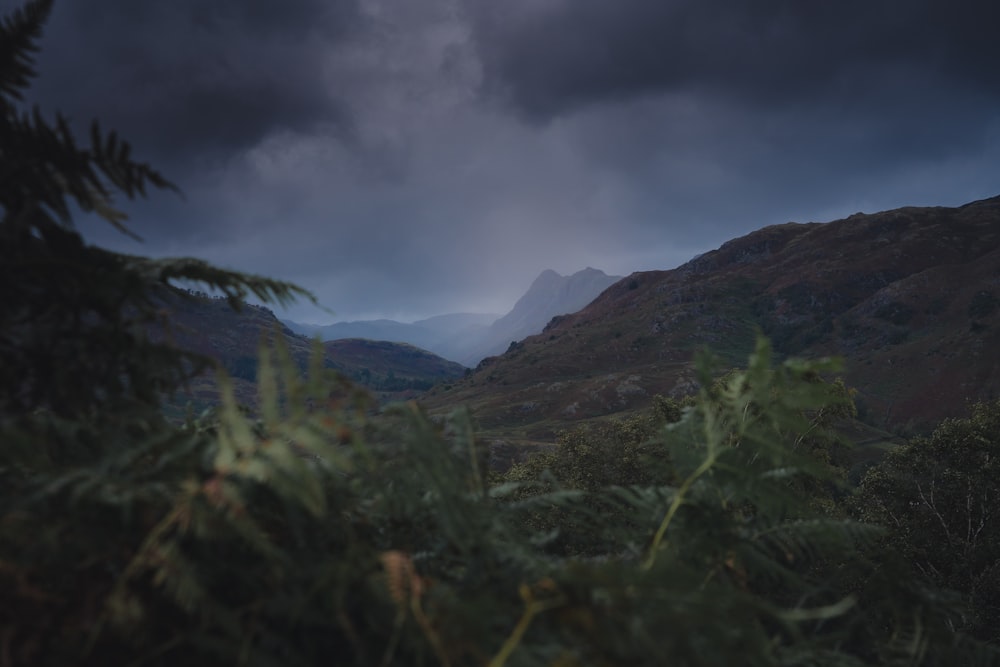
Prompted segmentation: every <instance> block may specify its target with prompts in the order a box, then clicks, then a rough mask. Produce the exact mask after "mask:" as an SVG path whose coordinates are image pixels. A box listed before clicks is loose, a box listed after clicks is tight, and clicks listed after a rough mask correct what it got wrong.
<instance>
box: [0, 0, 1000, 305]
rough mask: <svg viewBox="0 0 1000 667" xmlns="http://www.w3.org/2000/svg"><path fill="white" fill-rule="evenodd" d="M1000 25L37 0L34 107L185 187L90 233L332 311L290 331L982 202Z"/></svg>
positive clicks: (562, 4)
mask: <svg viewBox="0 0 1000 667" xmlns="http://www.w3.org/2000/svg"><path fill="white" fill-rule="evenodd" d="M19 4H20V3H19V2H15V1H14V0H0V9H2V10H3V13H5V14H6V13H7V11H9V10H10V9H11V8H12V7H14V6H17V5H19ZM997 26H1000V2H997V1H996V0H836V1H835V2H834V1H826V0H169V1H164V2H152V1H149V0H57V2H56V7H55V9H54V11H53V15H52V17H51V20H50V22H49V24H48V27H47V31H46V35H45V37H44V40H43V43H42V52H41V53H40V54H39V57H38V65H39V73H40V78H39V79H38V81H37V82H36V84H35V87H34V90H33V96H32V101H34V102H37V103H39V104H40V105H41V106H42V108H43V109H44V110H47V111H48V112H50V113H51V112H54V111H55V110H59V111H61V112H63V113H64V114H66V115H68V116H70V117H71V118H72V120H73V121H74V122H75V123H78V124H79V126H80V127H81V128H85V127H86V126H87V125H88V124H89V122H90V120H91V119H92V118H98V119H100V120H101V122H102V125H104V126H105V127H108V128H115V129H117V130H119V131H120V133H121V134H122V135H124V137H125V138H126V139H128V140H130V141H131V143H132V145H133V151H134V154H135V155H136V157H138V158H140V159H142V160H144V161H148V162H150V163H151V164H153V165H154V166H155V167H157V168H159V169H160V171H161V172H163V173H164V174H165V175H166V176H167V177H168V178H170V179H171V180H173V181H174V182H176V183H177V184H178V185H179V186H180V188H181V190H182V191H183V198H180V197H177V196H175V195H173V194H171V193H169V192H155V193H153V195H152V196H151V198H150V199H149V200H148V201H145V202H140V203H134V204H129V205H128V206H127V207H126V210H127V211H128V212H129V213H130V216H131V224H132V227H133V229H134V230H135V231H136V232H137V233H138V234H139V235H140V236H142V237H143V238H144V239H145V240H144V242H143V243H141V244H139V243H136V242H134V241H131V240H129V239H128V238H126V237H123V236H121V235H118V234H116V233H115V232H114V230H112V229H111V228H110V227H106V226H104V225H94V224H90V223H87V222H86V221H85V222H83V223H82V224H81V227H82V228H83V229H84V231H85V233H86V235H87V237H88V238H89V239H91V240H92V241H93V242H95V243H99V244H102V245H105V246H110V247H113V248H115V249H119V250H123V251H127V252H131V253H140V254H148V255H156V256H162V255H194V256H198V257H203V258H205V259H208V260H211V261H213V262H216V263H218V264H220V265H223V266H226V267H230V268H236V269H241V270H246V271H250V272H255V273H263V274H267V275H270V276H273V277H276V278H282V279H286V280H291V281H294V282H297V283H299V284H300V285H302V286H304V287H307V288H309V289H311V290H312V291H314V292H315V293H316V295H317V296H318V297H319V299H320V301H321V302H322V303H323V304H324V305H326V306H327V307H329V308H330V309H331V310H333V311H334V313H335V314H336V317H335V318H334V317H333V316H330V315H328V314H324V313H322V312H319V311H315V310H313V309H311V308H309V307H305V306H303V307H301V308H294V309H293V310H292V311H291V312H289V313H287V315H288V316H290V317H292V318H294V319H299V320H302V321H314V322H324V321H330V320H332V319H362V318H374V317H392V318H396V319H401V320H411V319H416V318H420V317H424V316H429V315H434V314H440V313H447V312H456V311H471V312H495V313H504V312H506V311H507V310H509V309H510V307H511V306H512V305H513V303H514V301H515V300H516V298H517V297H518V296H519V295H520V294H521V293H523V291H524V290H525V289H526V288H527V287H528V285H529V284H530V283H531V281H532V280H533V279H534V278H535V276H537V274H538V273H540V272H541V271H542V270H543V269H547V268H551V269H555V270H556V271H559V272H560V273H563V274H566V273H571V272H574V271H577V270H579V269H582V268H584V267H586V266H593V267H595V268H599V269H603V270H604V271H606V272H608V273H617V274H623V275H624V274H628V273H631V272H632V271H637V270H648V269H668V268H672V267H674V266H677V265H678V264H680V263H681V262H683V261H685V260H687V259H689V258H690V257H692V256H693V255H695V254H697V253H700V252H703V251H705V250H709V249H712V248H715V247H718V246H719V245H720V244H721V243H723V242H725V241H726V240H728V239H730V238H733V237H735V236H739V235H742V234H745V233H747V232H750V231H752V230H754V229H758V228H760V227H763V226H765V225H769V224H774V223H782V222H787V221H789V220H794V221H799V222H809V221H828V220H832V219H836V218H840V217H844V216H846V215H849V214H851V213H854V212H857V211H865V212H874V211H878V210H884V209H888V208H895V207H897V206H903V205H911V204H912V205H949V206H950V205H959V204H963V203H966V202H968V201H972V200H975V199H982V198H985V197H990V196H994V195H997V194H1000V39H997Z"/></svg>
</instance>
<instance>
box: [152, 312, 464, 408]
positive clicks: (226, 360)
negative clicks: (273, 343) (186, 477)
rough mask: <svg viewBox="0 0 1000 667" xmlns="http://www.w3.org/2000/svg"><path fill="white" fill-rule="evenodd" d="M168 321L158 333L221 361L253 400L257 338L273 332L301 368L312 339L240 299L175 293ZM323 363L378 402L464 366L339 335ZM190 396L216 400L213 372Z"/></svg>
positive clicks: (202, 403) (198, 401) (401, 346)
mask: <svg viewBox="0 0 1000 667" xmlns="http://www.w3.org/2000/svg"><path fill="white" fill-rule="evenodd" d="M163 310H164V314H165V316H166V319H167V321H168V322H169V325H168V326H167V327H166V328H165V329H164V330H163V331H161V332H159V334H158V335H160V336H166V337H169V338H170V339H171V340H172V341H173V342H174V343H175V344H176V345H177V346H178V347H181V348H184V349H187V350H192V351H195V352H200V353H202V354H205V355H207V356H210V357H212V358H214V359H216V360H218V361H219V363H220V364H221V365H222V366H223V368H225V369H226V370H227V371H228V373H229V374H230V376H232V378H233V380H234V383H235V385H236V390H237V396H238V397H239V398H240V400H241V401H243V402H245V403H247V404H253V402H254V399H255V396H254V388H253V387H254V383H253V381H254V379H255V378H256V372H257V350H258V346H259V345H260V341H261V337H262V336H264V335H269V334H271V333H274V332H276V333H277V334H278V335H280V336H281V337H282V338H283V339H284V341H285V343H286V344H287V346H288V348H289V351H290V353H291V356H292V359H293V360H294V361H295V362H296V365H298V366H299V367H300V368H302V369H305V368H306V366H307V364H308V360H309V358H310V354H311V353H312V349H313V345H314V343H313V340H312V339H310V338H308V337H306V336H302V335H299V334H296V333H294V332H293V331H292V330H291V329H289V328H288V327H286V326H284V325H283V324H282V323H281V322H280V321H279V320H278V319H277V318H276V317H275V316H274V313H272V312H271V311H270V310H268V309H267V308H263V307H260V306H253V305H249V304H244V305H243V306H242V308H241V310H240V311H239V312H236V311H234V310H233V309H232V308H230V307H229V305H228V303H227V302H226V301H225V300H224V299H213V298H206V297H202V296H188V297H182V296H173V297H170V298H168V299H166V300H165V302H164V309H163ZM322 347H323V353H324V365H325V366H326V367H327V368H332V369H335V370H337V371H339V372H340V373H342V374H343V375H344V376H346V377H348V378H350V379H352V380H354V381H355V382H357V383H358V384H360V385H361V386H363V387H365V388H367V389H369V390H371V392H372V393H373V394H375V395H376V397H377V398H379V399H380V400H382V401H387V400H401V399H407V398H412V397H413V396H415V395H416V394H417V393H418V392H420V391H422V390H426V389H428V388H430V387H431V386H433V385H434V384H435V383H437V382H440V381H444V380H450V379H454V378H458V377H461V376H462V375H463V374H464V373H465V370H466V369H465V368H464V367H463V366H461V365H460V364H457V363H455V362H452V361H448V360H446V359H442V358H441V357H439V356H437V355H434V354H432V353H431V352H428V351H427V350H423V349H420V348H418V347H415V346H413V345H409V344H405V343H392V342H374V341H369V340H357V339H347V340H337V341H332V342H326V343H323V344H322ZM188 400H190V401H192V402H193V403H194V404H195V405H196V406H199V407H206V406H208V405H212V404H214V403H215V402H216V401H217V391H216V388H215V383H214V381H213V379H212V378H211V377H207V376H206V377H203V378H199V379H198V380H197V381H195V382H193V383H192V392H191V395H190V396H186V397H180V398H179V401H180V402H181V403H183V402H186V401H188Z"/></svg>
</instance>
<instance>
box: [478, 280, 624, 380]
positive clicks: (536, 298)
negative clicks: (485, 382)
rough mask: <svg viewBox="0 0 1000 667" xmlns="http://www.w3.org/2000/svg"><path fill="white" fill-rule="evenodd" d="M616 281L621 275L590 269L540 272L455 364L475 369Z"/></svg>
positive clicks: (595, 295)
mask: <svg viewBox="0 0 1000 667" xmlns="http://www.w3.org/2000/svg"><path fill="white" fill-rule="evenodd" d="M619 280H621V276H609V275H608V274H606V273H604V272H603V271H599V270H597V269H592V268H590V267H587V268H586V269H583V270H582V271H577V272H576V273H574V274H573V275H571V276H561V275H559V274H558V273H556V272H555V271H552V270H551V269H548V270H545V271H542V273H541V274H540V275H539V276H538V277H537V278H535V281H534V282H533V283H531V287H529V288H528V291H527V292H525V293H524V295H523V296H522V297H521V298H520V299H518V300H517V303H515V304H514V308H513V309H512V310H511V311H510V312H509V313H507V314H506V315H504V316H503V317H501V318H500V319H498V320H497V321H495V322H494V323H493V324H492V325H490V328H489V330H488V331H485V332H484V333H483V335H482V338H481V339H479V340H476V341H470V346H469V348H468V349H467V350H466V351H465V352H464V356H463V357H461V358H460V359H459V361H461V362H462V363H465V364H466V365H468V366H475V365H476V364H478V363H479V362H480V361H482V359H484V358H485V357H489V356H491V355H495V354H500V353H501V352H503V351H504V350H506V349H507V348H508V346H510V345H511V343H516V342H517V341H519V340H521V339H522V338H526V337H527V336H531V335H534V334H537V333H539V332H541V330H542V329H543V328H544V327H545V325H546V324H547V323H548V322H549V320H551V319H552V318H553V317H555V316H557V315H563V314H566V313H573V312H576V311H578V310H580V309H581V308H583V307H584V306H586V305H587V304H588V303H590V302H591V301H593V300H594V298H595V297H597V295H599V294H600V293H601V292H603V291H604V290H605V289H607V288H608V287H609V286H611V285H613V284H614V283H616V282H618V281H619Z"/></svg>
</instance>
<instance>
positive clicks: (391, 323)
mask: <svg viewBox="0 0 1000 667" xmlns="http://www.w3.org/2000/svg"><path fill="white" fill-rule="evenodd" d="M496 319H497V315H492V314H486V313H449V314H446V315H436V316H434V317H429V318H427V319H423V320H418V321H416V322H413V323H406V322H397V321H396V320H387V319H381V320H356V321H352V322H334V323H333V324H326V325H319V324H301V323H299V322H293V321H291V320H282V321H283V322H284V323H285V325H286V326H288V328H289V329H291V330H292V331H294V332H295V333H298V334H301V335H304V336H309V337H314V336H319V338H320V340H324V341H331V340H341V339H346V338H366V339H369V340H382V341H390V342H396V343H408V344H410V345H415V346H417V347H421V348H424V349H425V350H429V351H431V352H434V353H435V354H437V355H440V356H442V357H444V358H446V359H451V360H453V361H459V360H460V358H462V357H464V356H465V355H464V349H465V348H464V346H466V345H467V344H468V341H469V340H472V339H475V338H477V337H479V336H482V335H483V332H485V331H486V330H487V329H488V328H489V325H490V324H491V323H492V322H493V321H495V320H496Z"/></svg>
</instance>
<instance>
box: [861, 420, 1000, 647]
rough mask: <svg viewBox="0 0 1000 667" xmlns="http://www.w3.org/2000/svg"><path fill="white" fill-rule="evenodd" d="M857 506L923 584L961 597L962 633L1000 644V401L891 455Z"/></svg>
mask: <svg viewBox="0 0 1000 667" xmlns="http://www.w3.org/2000/svg"><path fill="white" fill-rule="evenodd" d="M854 506H855V509H856V512H857V513H858V514H859V515H860V516H861V517H862V518H864V519H865V520H867V521H871V522H875V523H880V524H882V525H884V526H886V527H888V528H889V530H890V533H889V538H888V544H887V547H888V550H889V551H890V552H895V553H898V554H900V555H901V556H902V558H903V559H904V560H905V562H906V563H907V564H908V565H909V566H910V567H912V568H913V569H914V570H915V571H916V572H918V573H919V575H920V577H921V578H922V579H924V580H925V581H927V582H929V583H931V584H933V585H934V586H937V587H941V588H946V589H952V590H954V591H957V592H959V593H960V594H961V595H962V596H963V598H964V600H965V602H966V605H967V613H966V615H965V616H964V617H963V618H962V619H961V621H960V625H961V627H962V628H963V629H965V630H968V631H970V632H971V633H973V634H974V635H976V636H978V637H980V638H982V639H986V640H990V641H994V642H1000V401H995V402H992V403H977V404H976V405H974V406H973V407H972V413H971V415H970V416H969V417H967V418H964V419H946V420H945V421H943V422H942V423H941V424H940V425H939V426H938V427H937V428H936V429H935V430H934V432H933V433H932V434H931V435H930V436H929V437H918V438H914V439H913V440H912V441H910V442H909V443H908V444H906V445H904V446H901V447H899V448H898V449H895V450H893V451H891V452H889V454H887V455H886V457H885V459H884V460H883V461H882V462H881V463H880V464H879V465H877V466H875V467H873V468H872V469H871V470H869V471H868V473H867V474H866V475H865V477H864V479H863V480H862V482H861V486H860V489H859V493H858V496H857V498H856V499H855V502H854Z"/></svg>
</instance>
